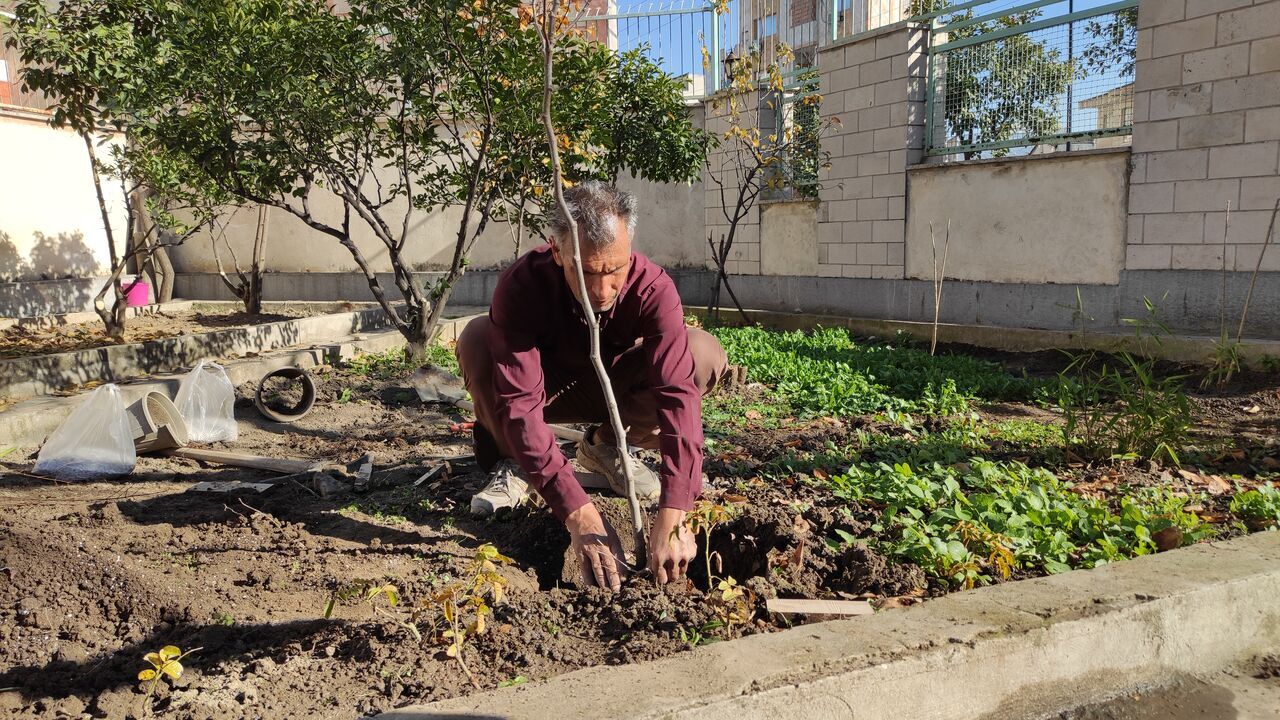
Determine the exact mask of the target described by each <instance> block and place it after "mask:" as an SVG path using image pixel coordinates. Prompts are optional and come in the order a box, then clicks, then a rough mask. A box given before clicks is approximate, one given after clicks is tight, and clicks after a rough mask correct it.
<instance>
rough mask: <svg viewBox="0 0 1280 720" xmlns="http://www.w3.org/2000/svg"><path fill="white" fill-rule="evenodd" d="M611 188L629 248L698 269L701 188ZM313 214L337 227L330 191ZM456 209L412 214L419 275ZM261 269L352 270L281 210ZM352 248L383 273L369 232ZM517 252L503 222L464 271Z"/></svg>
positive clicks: (236, 227)
mask: <svg viewBox="0 0 1280 720" xmlns="http://www.w3.org/2000/svg"><path fill="white" fill-rule="evenodd" d="M691 110H692V111H693V121H694V123H695V124H696V125H699V126H701V124H702V110H701V107H694V108H691ZM618 185H619V186H620V187H622V188H624V189H626V190H628V191H630V192H632V193H634V194H635V195H636V196H637V200H638V201H639V218H638V221H637V226H636V242H635V246H636V249H637V250H639V251H640V252H642V253H645V254H646V255H649V256H650V257H651V258H653V259H654V260H656V261H657V262H659V263H661V264H664V265H669V266H672V267H679V266H690V265H702V263H703V257H704V253H703V248H704V247H705V246H706V242H707V239H706V233H705V229H704V222H703V191H702V187H701V183H694V184H693V185H659V184H655V183H650V182H644V181H640V180H635V179H632V178H629V177H624V178H620V179H619V182H618ZM403 209H404V204H403V203H398V204H394V205H392V206H391V207H390V208H389V210H388V212H387V214H386V217H388V218H395V219H396V220H397V222H398V221H399V218H401V217H403V212H404V210H403ZM312 212H313V213H314V214H315V215H316V216H317V217H318V218H320V219H322V220H324V221H325V222H328V223H330V224H334V225H337V224H339V223H340V222H341V219H342V214H341V213H342V204H341V202H339V201H338V200H337V199H336V198H335V197H334V196H333V195H332V194H331V193H328V192H325V191H320V192H317V193H316V194H315V196H314V197H313V199H312ZM461 214H462V211H461V208H458V207H454V208H450V209H448V210H445V211H442V212H436V213H431V214H426V213H423V212H420V211H419V212H416V213H415V215H414V219H413V220H412V221H411V226H410V235H409V241H408V246H407V248H406V251H405V257H406V259H407V261H408V263H409V264H410V265H411V266H414V267H416V268H417V269H420V270H431V269H440V268H444V267H448V265H449V263H450V261H451V259H452V256H453V248H454V238H455V237H456V235H457V227H458V220H459V219H460V218H461ZM268 218H269V220H268V228H267V244H266V267H267V269H268V270H269V271H272V272H355V271H356V270H357V266H356V263H355V261H354V260H353V259H352V257H351V253H350V252H348V251H347V249H346V248H344V247H342V246H341V245H339V244H338V242H337V241H336V240H334V239H333V238H331V237H329V236H327V235H323V234H321V233H319V232H317V231H315V230H312V229H311V228H309V227H307V226H306V225H305V224H304V223H303V222H302V221H301V220H298V219H297V218H296V217H293V216H292V215H290V214H289V213H287V212H285V211H284V210H280V209H278V208H272V209H271V210H270V211H269V215H268ZM257 220H258V215H257V209H256V208H248V209H243V210H241V211H239V212H238V213H237V214H236V215H235V216H234V218H233V220H232V221H231V223H230V224H229V225H228V227H227V231H226V233H225V238H226V242H230V243H231V247H232V248H233V249H234V251H235V254H236V256H237V257H238V258H239V259H240V261H241V264H242V265H246V266H247V264H248V259H249V258H250V257H251V255H252V250H253V238H254V231H255V229H256V227H257ZM352 230H353V232H352V234H353V235H354V237H355V241H356V245H357V247H359V248H360V250H361V252H362V253H363V254H364V255H365V258H366V259H367V260H368V261H369V264H370V265H371V266H372V268H373V269H374V270H375V271H378V272H389V271H390V270H391V265H390V263H389V262H388V260H387V250H386V247H385V246H384V245H383V244H382V243H381V242H380V241H379V240H378V239H377V238H376V237H375V236H374V235H373V232H372V231H371V230H369V228H368V226H367V225H365V224H364V223H363V222H360V221H358V220H353V221H352ZM527 235H528V233H526V238H525V242H524V244H523V246H522V247H521V248H520V252H524V251H526V250H529V249H531V248H533V247H536V246H537V245H538V244H539V242H540V241H539V240H538V238H537V237H536V236H534V237H528V236H527ZM225 248H226V246H225V245H224V244H222V243H221V242H220V244H219V252H220V253H221V255H222V258H223V262H224V263H226V262H228V261H229V255H228V253H227V252H226V249H225ZM517 254H518V253H516V251H515V246H514V242H513V234H512V232H511V228H510V227H509V226H508V225H507V224H506V223H491V224H490V226H489V227H488V228H487V229H486V231H485V233H484V234H483V235H482V236H481V237H480V239H479V240H478V241H477V242H476V246H475V248H474V250H473V252H472V256H471V266H472V267H474V268H487V267H496V266H501V265H505V264H506V263H508V262H510V260H511V259H512V258H513V257H515V256H516V255H517ZM171 258H172V260H173V264H174V267H175V269H177V271H178V272H214V271H216V270H217V265H216V262H215V259H214V255H213V250H212V236H211V235H209V234H206V233H201V234H200V235H197V236H196V237H193V238H191V239H190V240H188V241H187V242H186V244H185V245H183V246H182V247H180V248H175V249H174V250H173V251H172V252H171Z"/></svg>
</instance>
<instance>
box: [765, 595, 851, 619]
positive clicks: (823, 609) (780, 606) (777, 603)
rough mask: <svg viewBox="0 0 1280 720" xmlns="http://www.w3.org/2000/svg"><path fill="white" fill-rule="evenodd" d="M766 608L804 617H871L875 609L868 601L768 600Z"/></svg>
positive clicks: (773, 611) (774, 611)
mask: <svg viewBox="0 0 1280 720" xmlns="http://www.w3.org/2000/svg"><path fill="white" fill-rule="evenodd" d="M764 606H765V608H766V609H767V610H768V611H769V612H772V613H783V614H803V615H871V614H872V613H874V612H875V608H872V607H871V603H869V602H867V601H866V600H789V599H784V598H773V599H772V600H766V601H765V603H764Z"/></svg>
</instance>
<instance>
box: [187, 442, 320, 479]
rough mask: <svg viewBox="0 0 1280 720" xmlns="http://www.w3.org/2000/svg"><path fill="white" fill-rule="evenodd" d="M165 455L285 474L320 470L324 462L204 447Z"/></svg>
mask: <svg viewBox="0 0 1280 720" xmlns="http://www.w3.org/2000/svg"><path fill="white" fill-rule="evenodd" d="M164 454H165V455H168V456H169V457H179V458H186V459H187V460H199V461H201V462H210V463H217V464H219V465H232V466H235V467H244V468H252V469H254V470H268V471H270V472H278V473H281V474H284V475H296V474H299V473H305V472H310V471H312V470H319V469H320V466H321V465H322V464H323V463H321V462H320V461H319V460H294V459H289V458H269V457H262V456H260V455H246V454H244V453H237V452H228V451H226V450H208V449H204V448H176V449H173V450H166V451H165V453H164Z"/></svg>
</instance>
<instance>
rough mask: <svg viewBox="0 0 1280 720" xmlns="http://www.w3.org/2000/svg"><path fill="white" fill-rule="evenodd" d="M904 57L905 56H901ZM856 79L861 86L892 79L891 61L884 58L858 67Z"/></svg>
mask: <svg viewBox="0 0 1280 720" xmlns="http://www.w3.org/2000/svg"><path fill="white" fill-rule="evenodd" d="M903 57H905V56H903ZM858 78H859V84H861V85H875V84H876V83H882V82H884V81H886V80H890V79H892V78H893V60H892V59H891V58H884V59H883V60H876V61H875V62H869V63H865V64H863V65H859V66H858Z"/></svg>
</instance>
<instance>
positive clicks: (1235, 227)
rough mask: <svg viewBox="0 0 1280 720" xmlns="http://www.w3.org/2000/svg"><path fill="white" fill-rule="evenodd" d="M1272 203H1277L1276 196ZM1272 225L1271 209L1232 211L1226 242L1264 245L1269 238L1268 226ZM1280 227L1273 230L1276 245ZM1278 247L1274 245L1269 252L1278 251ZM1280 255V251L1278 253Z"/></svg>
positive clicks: (1273, 239) (1273, 241) (1273, 240)
mask: <svg viewBox="0 0 1280 720" xmlns="http://www.w3.org/2000/svg"><path fill="white" fill-rule="evenodd" d="M1271 202H1272V205H1273V206H1274V204H1275V198H1272V200H1271ZM1270 225H1271V209H1270V208H1268V209H1266V210H1252V211H1250V210H1246V211H1243V212H1232V213H1231V223H1230V224H1229V225H1227V227H1226V242H1227V244H1229V245H1262V244H1263V243H1264V242H1266V239H1267V228H1268V227H1270ZM1278 235H1280V227H1277V228H1276V229H1275V230H1274V231H1273V235H1272V237H1271V244H1272V245H1273V246H1275V245H1276V244H1277V240H1280V237H1277V236H1278ZM1276 250H1277V248H1276V247H1272V248H1271V250H1268V251H1267V252H1274V251H1276ZM1277 254H1278V255H1280V253H1277Z"/></svg>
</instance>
